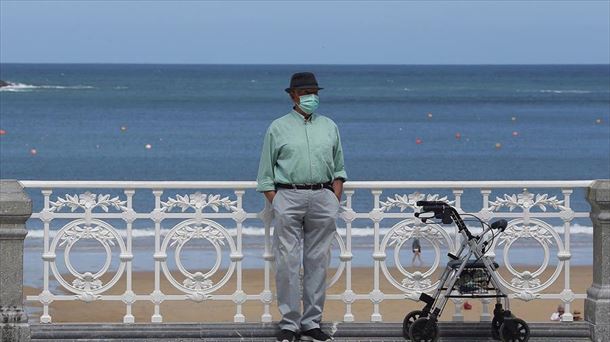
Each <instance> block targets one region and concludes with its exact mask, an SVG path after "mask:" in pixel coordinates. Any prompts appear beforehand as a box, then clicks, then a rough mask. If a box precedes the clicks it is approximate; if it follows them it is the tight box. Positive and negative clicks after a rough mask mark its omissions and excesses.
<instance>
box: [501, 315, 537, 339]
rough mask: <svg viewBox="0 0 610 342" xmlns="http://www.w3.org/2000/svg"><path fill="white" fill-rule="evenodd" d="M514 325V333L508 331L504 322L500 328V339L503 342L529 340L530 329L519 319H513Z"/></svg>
mask: <svg viewBox="0 0 610 342" xmlns="http://www.w3.org/2000/svg"><path fill="white" fill-rule="evenodd" d="M512 320H513V323H514V325H515V328H514V331H511V330H513V329H510V328H509V326H508V324H506V323H507V322H506V320H505V321H504V323H502V326H501V327H500V339H502V341H504V342H526V341H527V340H529V339H530V328H529V326H528V325H527V323H525V321H524V320H522V319H520V318H513V319H512Z"/></svg>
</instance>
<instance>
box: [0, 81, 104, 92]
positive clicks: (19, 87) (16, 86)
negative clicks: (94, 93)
mask: <svg viewBox="0 0 610 342" xmlns="http://www.w3.org/2000/svg"><path fill="white" fill-rule="evenodd" d="M94 88H95V87H93V86H88V85H75V86H61V85H31V84H25V83H10V85H8V86H6V87H2V88H0V91H9V92H26V91H32V90H35V89H94Z"/></svg>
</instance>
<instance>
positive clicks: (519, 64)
mask: <svg viewBox="0 0 610 342" xmlns="http://www.w3.org/2000/svg"><path fill="white" fill-rule="evenodd" d="M0 64H57V65H65V64H80V65H93V64H104V65H108V64H113V65H210V66H212V65H218V66H219V65H224V66H303V65H306V66H542V65H544V66H553V65H557V66H563V65H591V66H593V65H598V66H601V65H604V66H606V65H608V66H610V61H609V62H608V63H436V64H435V63H404V64H398V63H344V64H337V63H310V64H307V63H179V62H171V63H170V62H141V63H138V62H1V61H0Z"/></svg>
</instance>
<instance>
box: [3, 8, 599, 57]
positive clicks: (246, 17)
mask: <svg viewBox="0 0 610 342" xmlns="http://www.w3.org/2000/svg"><path fill="white" fill-rule="evenodd" d="M0 62H2V63H177V64H182V63H188V64H191V63H193V64H200V63H201V64H608V63H610V1H608V0H602V1H404V2H399V1H309V2H300V1H225V2H212V1H109V0H108V1H91V0H82V1H75V0H73V1H48V0H47V1H27V0H0Z"/></svg>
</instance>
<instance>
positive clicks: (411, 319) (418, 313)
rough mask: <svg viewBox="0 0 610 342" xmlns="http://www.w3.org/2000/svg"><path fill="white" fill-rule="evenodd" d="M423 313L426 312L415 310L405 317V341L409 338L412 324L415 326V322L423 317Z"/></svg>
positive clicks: (403, 324) (403, 328)
mask: <svg viewBox="0 0 610 342" xmlns="http://www.w3.org/2000/svg"><path fill="white" fill-rule="evenodd" d="M423 313H424V312H423V311H422V310H414V311H411V312H409V313H408V314H407V315H406V316H405V319H404V320H403V321H402V336H403V337H404V338H405V339H408V338H409V328H411V324H413V322H415V321H416V320H417V319H418V318H420V317H422V316H423Z"/></svg>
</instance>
